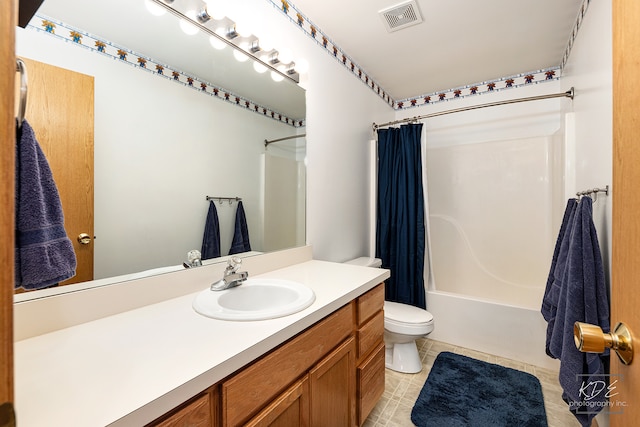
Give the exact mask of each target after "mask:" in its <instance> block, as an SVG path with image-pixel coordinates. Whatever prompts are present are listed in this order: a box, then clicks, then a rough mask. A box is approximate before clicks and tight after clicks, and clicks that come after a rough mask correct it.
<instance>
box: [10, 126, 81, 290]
mask: <svg viewBox="0 0 640 427" xmlns="http://www.w3.org/2000/svg"><path fill="white" fill-rule="evenodd" d="M16 142H17V144H18V146H17V148H16V193H15V204H16V206H15V210H16V224H15V227H16V249H15V287H16V288H20V287H22V288H24V289H29V290H31V289H42V288H46V287H50V286H53V285H56V284H57V283H59V282H62V281H63V280H67V279H69V278H71V277H73V276H75V274H76V255H75V252H74V250H73V244H72V243H71V240H69V237H67V233H66V231H65V228H64V215H63V211H62V203H61V201H60V195H59V193H58V188H57V187H56V184H55V182H54V180H53V174H52V173H51V168H50V167H49V163H48V162H47V159H46V157H45V155H44V153H43V152H42V149H41V148H40V145H39V144H38V141H37V140H36V136H35V133H34V131H33V129H32V128H31V126H30V125H29V123H28V122H27V121H26V120H24V121H23V122H22V126H21V127H20V128H18V129H17V132H16Z"/></svg>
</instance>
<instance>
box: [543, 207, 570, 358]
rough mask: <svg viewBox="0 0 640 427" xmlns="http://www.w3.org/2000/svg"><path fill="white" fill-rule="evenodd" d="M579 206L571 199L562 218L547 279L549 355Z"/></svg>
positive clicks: (545, 295)
mask: <svg viewBox="0 0 640 427" xmlns="http://www.w3.org/2000/svg"><path fill="white" fill-rule="evenodd" d="M577 206H578V200H576V199H569V200H568V201H567V207H566V208H565V211H564V216H563V218H562V225H561V226H560V232H559V233H558V239H557V240H556V246H555V249H554V251H553V258H552V260H551V268H550V269H549V276H548V277H547V286H546V288H545V291H544V297H543V299H542V309H541V312H542V316H543V317H544V319H545V320H546V321H547V322H549V325H548V327H547V343H546V349H547V354H548V355H549V356H552V355H551V354H550V353H549V341H550V339H551V333H552V331H553V324H554V322H555V317H556V311H557V309H558V299H559V298H560V284H561V283H562V275H563V274H564V270H565V268H566V266H567V255H568V253H569V240H570V239H569V238H570V236H571V230H572V229H573V218H574V215H575V211H576V207H577Z"/></svg>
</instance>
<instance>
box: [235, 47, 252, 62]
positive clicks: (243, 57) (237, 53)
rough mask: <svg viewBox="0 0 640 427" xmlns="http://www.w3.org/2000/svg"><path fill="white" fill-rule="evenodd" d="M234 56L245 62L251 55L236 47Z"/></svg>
mask: <svg viewBox="0 0 640 427" xmlns="http://www.w3.org/2000/svg"><path fill="white" fill-rule="evenodd" d="M233 57H234V58H236V60H237V61H240V62H245V61H246V60H248V59H249V57H248V56H247V55H246V54H245V53H243V52H241V51H239V50H238V49H234V51H233Z"/></svg>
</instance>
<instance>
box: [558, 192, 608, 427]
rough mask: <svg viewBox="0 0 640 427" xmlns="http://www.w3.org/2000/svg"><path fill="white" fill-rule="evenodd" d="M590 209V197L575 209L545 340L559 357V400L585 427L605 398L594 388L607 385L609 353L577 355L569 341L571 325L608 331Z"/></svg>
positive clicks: (572, 341) (604, 292) (606, 308)
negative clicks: (566, 404)
mask: <svg viewBox="0 0 640 427" xmlns="http://www.w3.org/2000/svg"><path fill="white" fill-rule="evenodd" d="M592 209H593V207H592V200H591V199H590V198H589V197H583V198H582V199H581V200H580V203H579V204H578V207H577V208H576V209H575V214H574V217H573V221H572V225H571V232H570V236H569V238H568V241H569V245H568V248H567V257H566V261H562V262H564V263H565V266H564V269H563V272H562V275H561V277H559V276H558V275H557V274H556V276H555V279H554V284H553V286H554V287H557V289H558V297H557V302H556V311H555V317H554V318H553V319H552V321H553V322H550V324H549V326H550V327H552V329H551V330H550V331H548V342H547V352H548V353H549V354H550V355H551V356H552V357H554V358H556V359H560V374H559V380H560V385H561V386H562V389H563V395H562V398H563V399H564V400H565V401H566V402H567V403H568V404H569V410H570V411H571V412H572V413H573V414H574V415H575V417H576V418H577V419H578V421H579V422H580V423H581V424H582V425H583V426H588V425H590V423H591V420H592V419H593V417H595V415H596V414H597V413H598V412H599V411H600V410H601V409H602V408H603V405H604V404H605V402H606V400H607V399H606V394H607V390H606V388H604V390H602V389H600V391H598V389H597V388H596V387H598V386H599V385H602V384H604V383H606V381H607V377H606V376H605V374H606V373H607V366H606V363H607V361H608V355H609V354H608V351H606V352H605V353H604V354H596V353H582V352H580V351H578V349H577V348H576V346H575V343H574V338H573V325H574V323H575V322H585V323H590V324H594V325H598V326H600V327H601V328H602V330H603V331H604V332H609V298H608V293H607V288H606V283H605V276H604V268H603V265H602V257H601V254H600V247H599V245H598V237H597V235H596V229H595V226H594V224H593V220H592V214H593V211H592ZM561 255H562V249H561V250H560V256H561ZM560 256H559V257H558V264H557V265H556V271H557V269H558V266H559V264H560V262H561V258H560ZM590 385H591V386H590ZM594 386H596V387H594Z"/></svg>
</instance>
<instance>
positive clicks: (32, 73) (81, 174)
mask: <svg viewBox="0 0 640 427" xmlns="http://www.w3.org/2000/svg"><path fill="white" fill-rule="evenodd" d="M22 59H23V61H24V62H25V63H26V65H27V70H28V76H29V96H28V102H27V112H26V115H25V117H26V119H27V121H28V122H29V124H30V125H31V127H32V128H33V130H34V132H35V134H36V138H37V140H38V143H39V144H40V147H41V148H42V151H44V154H45V156H46V157H47V160H48V161H49V166H50V167H51V171H52V172H53V177H54V180H55V181H56V185H57V187H58V191H59V192H60V199H61V201H62V209H63V211H64V223H65V229H66V230H67V235H68V236H69V238H70V239H71V242H73V248H74V250H75V252H76V258H77V260H78V267H77V269H76V275H75V277H73V278H71V279H69V280H66V281H64V282H62V283H61V284H62V285H68V284H71V283H78V282H86V281H88V280H93V136H94V135H93V114H94V113H93V109H94V102H93V87H94V82H93V80H94V79H93V77H91V76H87V75H84V74H80V73H76V72H74V71H70V70H65V69H63V68H59V67H54V66H52V65H48V64H44V63H42V62H38V61H33V60H29V59H27V58H22ZM82 233H84V234H86V235H88V236H89V239H90V240H89V243H88V244H82V243H80V241H79V240H78V236H80V234H82Z"/></svg>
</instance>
